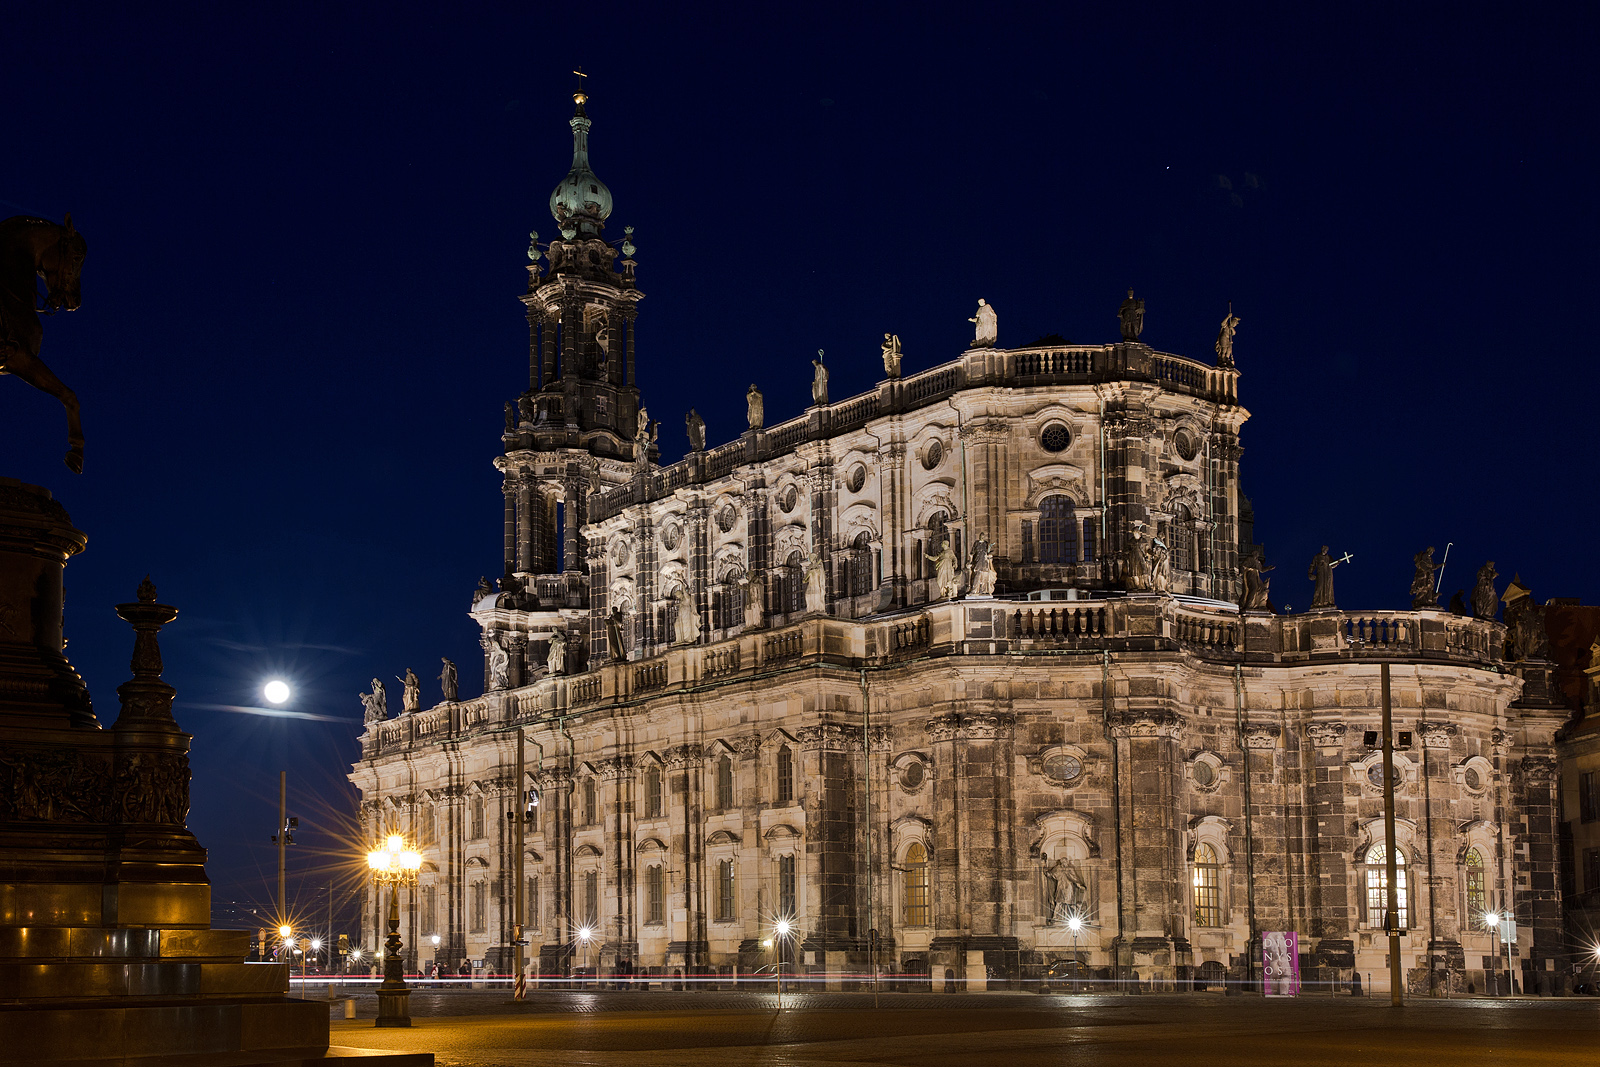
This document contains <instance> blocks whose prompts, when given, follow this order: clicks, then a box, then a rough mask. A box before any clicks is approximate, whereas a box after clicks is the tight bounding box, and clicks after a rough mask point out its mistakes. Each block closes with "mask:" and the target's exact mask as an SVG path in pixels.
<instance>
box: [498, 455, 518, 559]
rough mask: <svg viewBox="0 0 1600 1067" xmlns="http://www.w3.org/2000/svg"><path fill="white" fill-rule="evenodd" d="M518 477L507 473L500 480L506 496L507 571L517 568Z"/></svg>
mask: <svg viewBox="0 0 1600 1067" xmlns="http://www.w3.org/2000/svg"><path fill="white" fill-rule="evenodd" d="M517 488H518V485H517V475H516V474H515V473H514V472H512V471H505V472H504V474H503V475H502V476H501V480H500V492H501V493H502V494H503V495H504V496H505V534H504V537H505V571H506V572H507V573H509V572H510V571H512V570H514V569H515V568H516V566H517Z"/></svg>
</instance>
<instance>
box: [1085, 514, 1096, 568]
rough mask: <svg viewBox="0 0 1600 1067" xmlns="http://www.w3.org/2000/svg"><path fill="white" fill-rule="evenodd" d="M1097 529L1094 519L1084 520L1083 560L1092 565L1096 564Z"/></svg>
mask: <svg viewBox="0 0 1600 1067" xmlns="http://www.w3.org/2000/svg"><path fill="white" fill-rule="evenodd" d="M1095 533H1096V531H1095V528H1094V520H1093V519H1084V520H1083V558H1084V559H1085V560H1087V561H1089V562H1090V563H1093V562H1094V551H1095V547H1094V546H1095V542H1094V538H1095Z"/></svg>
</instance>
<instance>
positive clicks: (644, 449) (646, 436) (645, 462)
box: [633, 404, 654, 470]
mask: <svg viewBox="0 0 1600 1067" xmlns="http://www.w3.org/2000/svg"><path fill="white" fill-rule="evenodd" d="M652 440H654V438H652V437H651V435H650V412H649V410H648V409H647V408H646V407H645V406H644V405H643V404H640V405H639V420H638V427H637V429H635V430H634V434H633V461H634V462H635V463H637V464H638V465H639V469H640V470H643V469H644V468H645V467H648V466H649V465H650V442H651V441H652Z"/></svg>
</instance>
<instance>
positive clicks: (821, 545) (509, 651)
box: [350, 94, 1567, 993]
mask: <svg viewBox="0 0 1600 1067" xmlns="http://www.w3.org/2000/svg"><path fill="white" fill-rule="evenodd" d="M575 100H576V103H577V108H576V114H575V115H574V117H573V118H572V120H571V127H572V137H573V159H572V168H571V170H570V172H569V173H568V174H567V176H566V177H565V179H563V180H562V181H561V182H560V184H559V185H557V186H556V189H555V191H554V193H552V195H551V197H550V209H551V212H552V214H553V215H554V218H555V223H556V226H557V228H558V236H556V237H555V238H554V239H553V240H550V241H549V242H548V243H547V244H546V243H541V242H540V241H539V240H538V238H537V236H535V237H534V239H533V243H532V244H531V245H530V247H529V249H528V256H529V259H530V260H531V263H530V265H529V266H528V268H527V269H528V285H527V290H526V292H525V293H523V294H522V297H521V299H522V302H523V304H524V305H525V307H526V314H527V322H528V329H529V333H528V369H527V373H528V378H527V387H526V389H525V390H524V391H523V392H521V393H520V394H519V395H517V396H516V397H515V398H514V399H512V400H511V401H510V402H509V403H507V404H506V405H505V428H504V433H503V436H502V438H501V440H502V443H503V449H502V451H501V453H500V454H499V455H498V456H496V457H495V458H494V463H495V465H496V466H497V467H498V468H499V470H500V471H501V473H502V476H503V483H502V484H503V492H504V499H503V508H504V540H503V546H502V547H503V556H504V577H502V578H501V579H500V581H499V582H498V588H492V587H491V586H490V585H489V584H488V583H480V586H479V588H478V590H477V592H476V593H475V594H474V596H473V599H472V603H471V608H470V612H471V616H472V618H473V620H474V621H475V622H476V624H477V625H478V627H479V628H480V630H481V643H482V647H483V650H484V656H483V676H482V677H483V695H481V696H473V697H460V696H459V695H458V694H457V692H456V686H455V682H454V674H453V670H452V669H451V668H449V667H448V666H447V669H446V675H445V679H444V694H443V695H444V699H443V700H442V701H441V702H439V703H437V704H434V705H433V706H431V707H429V706H424V703H423V701H421V700H420V698H419V696H418V695H417V687H416V686H414V685H408V687H407V694H406V698H405V700H404V702H403V705H404V706H403V707H402V708H401V709H400V710H398V711H397V712H396V713H394V714H392V715H391V714H390V713H389V711H388V710H387V708H386V703H385V700H384V699H383V697H382V694H381V691H380V690H378V689H375V690H374V694H373V696H372V697H371V698H369V699H368V713H367V720H366V727H365V732H364V733H363V735H362V741H361V744H362V752H361V757H360V759H359V761H358V762H357V763H356V764H355V766H354V767H353V769H352V772H351V775H350V778H351V781H352V782H354V783H355V785H356V786H357V788H358V789H359V791H360V794H361V817H362V823H363V828H364V830H365V832H366V833H367V834H368V835H369V837H371V838H377V837H379V836H380V835H382V834H384V833H389V832H399V833H403V834H405V835H407V836H408V837H410V838H413V839H415V841H416V842H417V843H418V845H419V847H420V851H421V852H422V855H423V857H424V864H423V867H422V871H421V875H420V880H419V884H418V885H417V886H416V887H415V888H414V889H411V890H408V891H406V892H405V894H404V895H403V897H402V901H401V930H400V932H401V934H402V936H403V937H404V939H405V943H406V946H407V949H406V951H407V952H408V954H409V959H408V962H409V966H410V967H412V968H414V969H415V968H427V967H429V966H430V965H431V964H433V963H435V962H436V963H438V964H439V966H440V967H441V968H444V969H448V970H454V969H456V967H457V966H459V965H460V964H461V963H462V961H471V966H473V967H475V968H481V969H484V970H489V971H497V972H507V971H511V970H513V969H514V968H515V967H516V966H517V964H518V957H519V956H520V957H521V959H522V960H523V961H525V962H524V964H523V965H524V966H525V967H526V968H527V970H528V973H529V974H531V975H536V976H537V975H571V974H575V973H583V974H593V975H598V976H601V977H609V976H624V975H626V976H636V977H645V978H647V979H648V980H651V981H659V982H663V983H670V982H676V981H679V980H682V979H684V978H686V977H688V976H706V975H715V976H718V977H719V978H721V977H723V976H726V977H730V978H731V977H733V976H736V975H747V974H750V973H752V972H761V973H766V974H770V973H771V971H772V969H773V968H774V966H776V965H779V964H781V965H782V966H783V967H784V973H786V974H799V975H804V976H809V977H811V978H813V979H814V980H815V981H817V982H818V983H819V984H823V985H826V986H827V987H829V988H848V987H850V986H851V985H852V984H853V983H856V982H860V981H861V980H863V979H864V978H866V977H870V976H873V975H883V976H889V977H890V979H891V980H893V981H897V982H902V983H921V984H922V987H924V988H927V987H929V986H931V988H933V989H935V990H943V989H967V990H981V989H999V988H1024V987H1027V986H1025V985H1024V984H1025V983H1031V982H1037V981H1039V980H1040V979H1041V978H1042V977H1045V976H1047V975H1060V974H1063V973H1073V974H1079V975H1084V976H1087V977H1090V978H1096V979H1100V980H1104V981H1106V982H1109V983H1115V984H1119V985H1124V986H1125V985H1126V984H1131V983H1133V982H1134V981H1138V982H1140V983H1142V984H1143V985H1144V986H1145V987H1146V988H1168V989H1171V988H1182V987H1187V985H1188V984H1191V983H1200V982H1204V983H1217V982H1221V981H1223V980H1237V981H1249V980H1251V979H1252V978H1254V977H1256V976H1258V975H1259V973H1260V964H1259V962H1258V961H1259V959H1260V953H1261V944H1262V939H1263V937H1264V935H1267V934H1269V933H1279V934H1281V933H1284V932H1294V933H1296V934H1297V935H1298V942H1297V944H1298V953H1299V961H1298V962H1299V965H1300V973H1301V975H1302V976H1303V977H1304V978H1305V980H1306V981H1308V982H1309V981H1319V982H1328V983H1338V984H1341V985H1342V984H1344V983H1348V982H1349V981H1350V980H1351V978H1352V976H1353V975H1355V974H1358V973H1359V974H1360V975H1362V977H1363V980H1365V976H1366V975H1368V974H1369V973H1370V974H1372V975H1373V976H1374V977H1375V978H1376V979H1377V981H1378V983H1379V987H1380V988H1383V983H1384V982H1386V981H1387V975H1388V965H1387V952H1388V937H1387V934H1386V933H1385V931H1384V930H1383V924H1384V914H1385V907H1386V903H1385V902H1386V897H1387V893H1388V889H1389V885H1390V879H1391V874H1390V871H1391V866H1390V864H1389V863H1388V859H1389V855H1390V851H1391V850H1393V853H1394V858H1395V863H1394V866H1393V868H1392V869H1393V871H1394V874H1393V876H1392V877H1393V880H1394V883H1395V885H1396V888H1397V894H1398V918H1399V923H1400V925H1401V927H1402V928H1403V931H1404V935H1403V937H1402V938H1401V941H1400V945H1401V955H1402V960H1401V963H1402V973H1403V974H1404V976H1405V978H1404V980H1405V981H1406V983H1407V984H1408V985H1409V986H1410V988H1411V989H1412V990H1414V991H1418V992H1424V993H1427V992H1436V993H1437V992H1443V991H1447V990H1454V991H1465V990H1467V989H1468V988H1469V987H1474V988H1476V989H1477V990H1480V991H1481V990H1483V989H1484V988H1485V982H1486V980H1488V981H1491V982H1492V981H1494V980H1495V976H1496V975H1497V974H1498V975H1501V976H1503V975H1504V973H1505V971H1506V968H1507V967H1508V966H1509V967H1511V968H1512V969H1513V971H1514V973H1515V974H1516V979H1517V982H1518V983H1519V984H1520V985H1521V986H1522V987H1524V988H1527V989H1528V990H1529V991H1530V992H1531V991H1535V990H1538V989H1541V988H1543V987H1544V986H1546V985H1548V984H1549V983H1550V981H1551V977H1550V976H1551V975H1552V974H1553V972H1554V970H1555V967H1556V961H1557V960H1558V959H1559V958H1562V957H1563V955H1564V953H1563V950H1562V933H1561V915H1560V898H1559V894H1558V891H1557V881H1558V872H1557V870H1556V821H1557V819H1558V815H1557V813H1556V808H1555V802H1556V784H1555V783H1556V766H1555V760H1554V755H1555V751H1554V748H1553V738H1554V735H1555V733H1556V731H1557V729H1558V728H1559V727H1560V726H1561V725H1562V723H1563V721H1564V720H1565V719H1566V715H1567V713H1566V709H1565V708H1563V707H1562V706H1561V705H1560V704H1559V702H1558V701H1557V700H1555V699H1554V698H1553V696H1552V691H1551V667H1550V664H1548V663H1547V662H1545V661H1544V660H1543V659H1540V658H1538V653H1539V651H1540V649H1539V647H1538V646H1537V643H1536V642H1531V641H1522V640H1515V641H1514V640H1511V639H1510V638H1509V637H1508V633H1509V632H1508V630H1507V627H1506V626H1505V625H1503V624H1502V623H1500V622H1497V621H1495V620H1494V618H1493V616H1494V614H1495V607H1496V605H1495V604H1494V602H1493V599H1492V596H1491V600H1490V603H1489V608H1488V611H1487V612H1484V611H1477V612H1472V611H1468V612H1467V613H1465V614H1463V613H1460V612H1456V611H1446V610H1442V609H1439V608H1438V607H1437V606H1436V601H1434V600H1431V599H1430V598H1427V597H1422V598H1421V599H1420V601H1419V600H1413V604H1415V605H1417V606H1414V607H1413V608H1411V609H1408V610H1379V611H1351V610H1345V609H1342V608H1339V607H1337V606H1336V604H1335V600H1334V594H1333V573H1334V572H1333V570H1332V567H1333V561H1331V560H1330V559H1329V558H1328V556H1327V553H1326V552H1324V553H1323V554H1321V555H1320V556H1319V557H1318V560H1317V561H1316V563H1314V569H1315V570H1316V571H1317V573H1318V574H1319V580H1318V582H1317V590H1318V595H1317V598H1316V600H1315V602H1314V604H1313V607H1312V609H1311V610H1309V611H1305V612H1302V613H1295V614H1286V613H1283V612H1280V611H1278V610H1276V609H1274V608H1273V606H1272V604H1271V602H1270V599H1269V596H1268V589H1267V580H1266V578H1265V577H1264V576H1263V572H1264V571H1265V570H1266V569H1267V568H1266V567H1265V564H1264V563H1263V562H1262V557H1261V554H1260V551H1259V549H1258V547H1257V546H1256V545H1254V543H1253V538H1252V533H1251V524H1252V516H1251V511H1250V505H1249V503H1248V501H1247V500H1246V499H1245V498H1244V497H1243V496H1242V495H1241V493H1240V487H1239V484H1240V483H1239V479H1240V463H1241V456H1242V451H1241V447H1240V431H1241V428H1242V427H1243V425H1244V423H1245V421H1246V420H1247V419H1248V418H1249V412H1248V411H1247V410H1246V409H1245V408H1244V407H1243V406H1242V404H1241V402H1240V390H1239V386H1240V372H1239V370H1238V368H1237V367H1236V365H1235V363H1234V358H1233V333H1234V328H1235V327H1236V326H1237V324H1238V320H1237V319H1236V318H1234V317H1232V316H1231V314H1230V316H1229V317H1228V318H1227V319H1225V320H1224V322H1223V325H1222V329H1221V330H1220V332H1219V335H1218V338H1217V344H1216V347H1215V352H1214V353H1209V354H1207V356H1206V357H1205V358H1203V359H1196V358H1193V357H1191V356H1185V355H1178V354H1172V353H1167V352H1159V351H1156V350H1154V349H1152V348H1151V347H1149V346H1148V345H1145V344H1144V343H1142V342H1141V341H1140V339H1139V338H1140V334H1141V332H1142V329H1143V316H1144V310H1143V302H1142V301H1141V300H1138V299H1136V298H1135V297H1134V295H1133V294H1132V293H1131V292H1130V293H1129V294H1128V298H1127V299H1126V300H1125V301H1124V302H1123V303H1122V305H1121V308H1120V309H1119V310H1118V314H1117V319H1118V329H1117V333H1118V339H1117V340H1114V341H1108V342H1107V343H1103V344H1092V345H1078V344H1066V343H1060V342H1055V343H1052V341H1051V340H1050V339H1047V340H1046V341H1042V342H1038V343H1035V344H1032V345H1028V346H1025V347H1019V348H1006V347H1002V346H1001V345H1000V343H999V341H998V333H999V330H998V325H997V318H996V312H995V310H994V308H993V307H991V306H989V305H987V304H985V303H983V302H981V301H980V302H979V306H978V309H977V311H976V313H975V314H974V315H973V316H972V320H973V322H974V326H975V328H974V331H973V332H974V337H973V340H972V342H971V344H970V346H969V347H967V348H965V349H964V350H959V351H953V352H951V353H950V358H949V359H948V361H946V362H943V363H941V364H940V365H938V366H935V367H933V368H931V369H928V370H924V371H920V372H917V373H913V374H906V375H904V376H902V374H901V370H900V351H899V341H898V339H897V338H896V337H894V336H890V335H886V336H885V338H884V341H883V345H882V350H883V351H882V356H883V377H882V380H881V381H880V382H879V383H878V385H877V387H876V388H875V389H873V390H870V391H868V392H865V393H862V394H860V395H856V396H851V397H844V398H839V399H837V400H835V399H833V398H832V397H830V395H829V393H828V383H827V368H826V366H824V364H823V363H822V361H821V359H820V358H819V359H818V360H817V361H815V368H814V370H815V380H814V382H813V389H812V396H813V401H814V402H813V404H812V406H810V407H808V408H806V409H805V410H804V411H803V412H802V413H800V414H798V415H796V416H794V417H792V418H787V419H784V420H782V421H774V422H771V423H769V422H768V420H767V418H766V412H765V410H764V404H763V400H762V397H761V394H760V393H759V391H758V390H757V389H756V387H755V386H751V389H750V393H749V395H748V398H747V399H748V415H749V419H748V422H749V429H748V430H747V431H746V432H745V433H743V434H742V435H740V436H739V437H738V438H737V439H736V440H732V441H728V442H725V443H722V444H714V443H713V444H711V445H708V443H707V442H706V440H705V432H704V426H703V424H701V423H700V422H699V419H698V416H697V415H696V414H695V413H693V412H691V413H690V414H689V416H688V429H689V439H690V446H691V450H690V452H689V454H688V455H686V456H685V457H684V458H682V459H681V460H679V461H677V462H675V463H670V464H665V465H663V464H661V463H660V462H659V461H658V460H659V456H658V451H657V446H656V439H657V431H658V426H659V424H658V423H657V422H655V421H653V420H652V419H651V418H650V417H649V414H648V412H647V411H646V407H645V405H644V404H643V403H642V402H641V401H642V399H643V398H642V397H641V394H640V391H639V389H638V387H637V385H636V384H635V360H636V358H637V357H638V356H639V353H638V352H636V346H635V330H634V325H635V322H636V319H637V316H638V308H639V300H640V298H641V296H642V294H641V292H640V290H639V288H638V277H637V263H636V261H635V259H634V256H635V254H636V251H637V249H636V248H635V246H634V244H633V241H632V234H631V231H628V230H625V231H624V234H623V237H622V239H621V241H620V242H614V241H613V240H610V239H607V238H606V237H605V236H604V231H605V226H606V222H607V219H608V217H609V216H610V214H611V210H612V195H611V192H610V190H609V189H608V188H607V187H606V186H605V184H604V183H602V182H601V180H600V179H599V177H597V176H596V174H595V173H594V171H593V170H592V169H591V167H590V163H589V157H588V138H589V132H590V119H589V117H588V116H587V114H586V111H585V105H586V102H587V101H586V98H585V97H584V96H583V95H582V94H578V95H577V96H576V97H575ZM619 254H620V257H621V258H620V260H619V258H618V257H619ZM1110 310H1111V309H1109V308H1108V315H1107V321H1108V325H1109V323H1110V320H1111V315H1110V314H1109V312H1110ZM1110 332H1111V331H1110V330H1109V329H1108V333H1110ZM819 355H820V354H819ZM644 358H647V359H648V358H649V357H648V353H646V354H645V355H644ZM1419 558H1420V557H1419ZM1424 585H1426V583H1424ZM1492 592H1493V590H1492V587H1491V593H1492ZM474 688H475V687H474ZM1385 689H1387V690H1388V692H1389V693H1390V700H1391V702H1392V708H1393V719H1394V734H1393V736H1394V743H1395V752H1394V757H1393V759H1394V767H1395V774H1396V786H1395V819H1394V831H1393V834H1392V835H1391V834H1389V833H1388V832H1387V831H1386V830H1385V820H1384V817H1383V814H1384V769H1383V759H1382V753H1381V750H1380V747H1379V745H1380V742H1379V740H1378V732H1379V729H1380V721H1381V711H1380V707H1381V702H1382V699H1383V697H1382V694H1383V692H1384V690H1385ZM1391 837H1392V840H1391ZM386 903H387V901H386V900H385V901H383V902H380V901H379V900H378V899H377V897H376V896H375V895H372V894H369V895H368V897H367V899H366V902H365V904H364V906H363V930H362V940H363V943H364V944H366V945H369V946H370V945H376V944H378V943H379V942H380V941H381V939H382V936H381V931H382V930H383V925H384V924H383V919H384V917H385V911H386V908H385V907H383V906H381V904H386ZM1491 909H1494V910H1500V909H1504V910H1509V911H1512V912H1514V914H1515V917H1516V918H1515V922H1514V923H1513V924H1510V925H1509V926H1505V927H1495V926H1492V925H1488V924H1486V922H1485V919H1484V916H1485V915H1486V913H1487V912H1489V911H1490V910H1491ZM1507 932H1510V933H1512V934H1513V935H1514V937H1515V943H1514V944H1512V945H1510V946H1509V951H1508V950H1507V947H1506V946H1503V945H1502V944H1501V941H1500V937H1501V936H1502V935H1503V934H1505V933H1507ZM519 935H520V936H519ZM1281 941H1282V939H1281V938H1280V939H1279V943H1281Z"/></svg>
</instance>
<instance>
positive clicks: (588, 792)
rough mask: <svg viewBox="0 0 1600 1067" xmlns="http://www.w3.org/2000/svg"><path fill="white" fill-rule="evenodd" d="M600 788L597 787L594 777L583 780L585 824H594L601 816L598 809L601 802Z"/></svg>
mask: <svg viewBox="0 0 1600 1067" xmlns="http://www.w3.org/2000/svg"><path fill="white" fill-rule="evenodd" d="M598 799H599V790H597V789H596V788H595V784H594V779H593V778H585V779H584V780H583V822H584V825H585V826H593V825H594V822H595V820H596V819H597V818H598V817H599V816H598V811H597V809H598V808H599V806H600V805H599V804H598V803H597V801H598Z"/></svg>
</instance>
